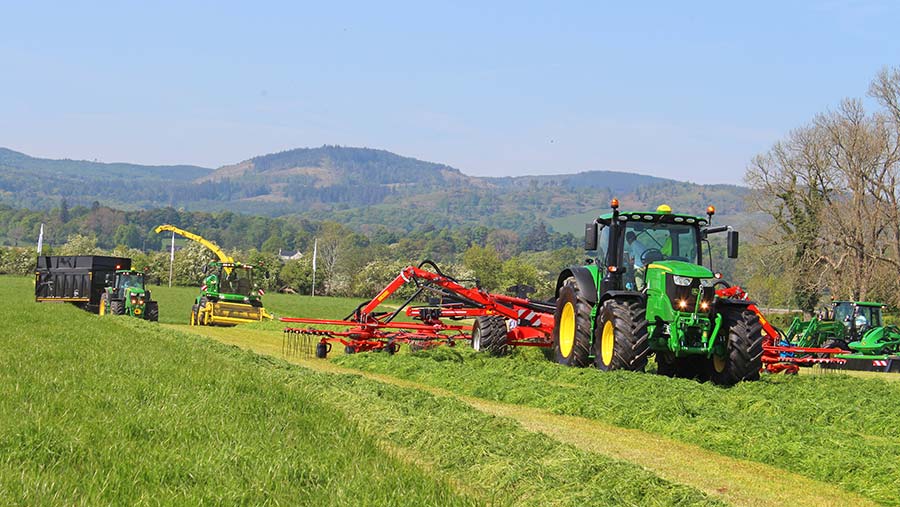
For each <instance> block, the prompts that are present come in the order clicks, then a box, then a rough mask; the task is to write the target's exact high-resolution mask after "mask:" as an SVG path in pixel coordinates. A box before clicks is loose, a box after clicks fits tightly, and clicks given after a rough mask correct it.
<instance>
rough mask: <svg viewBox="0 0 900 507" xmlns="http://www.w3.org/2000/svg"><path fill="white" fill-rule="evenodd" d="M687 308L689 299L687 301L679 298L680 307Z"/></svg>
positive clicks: (681, 308)
mask: <svg viewBox="0 0 900 507" xmlns="http://www.w3.org/2000/svg"><path fill="white" fill-rule="evenodd" d="M685 308H687V301H685V300H683V299H679V300H678V309H679V310H684V309H685Z"/></svg>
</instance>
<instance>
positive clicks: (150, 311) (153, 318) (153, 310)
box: [145, 301, 159, 322]
mask: <svg viewBox="0 0 900 507" xmlns="http://www.w3.org/2000/svg"><path fill="white" fill-rule="evenodd" d="M145 316H146V317H147V320H148V321H150V322H159V303H157V302H156V301H149V302H148V303H147V313H146V315H145Z"/></svg>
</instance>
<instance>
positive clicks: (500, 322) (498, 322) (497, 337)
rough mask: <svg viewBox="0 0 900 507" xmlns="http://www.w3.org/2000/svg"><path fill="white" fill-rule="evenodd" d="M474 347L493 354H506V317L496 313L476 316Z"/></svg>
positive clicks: (473, 334) (473, 335)
mask: <svg viewBox="0 0 900 507" xmlns="http://www.w3.org/2000/svg"><path fill="white" fill-rule="evenodd" d="M472 348H473V349H475V351H476V352H480V351H484V352H487V353H488V354H490V355H492V356H502V355H504V354H506V352H507V346H506V319H504V318H503V317H498V316H496V315H489V316H485V317H475V325H474V326H472Z"/></svg>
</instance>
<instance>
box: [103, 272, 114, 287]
mask: <svg viewBox="0 0 900 507" xmlns="http://www.w3.org/2000/svg"><path fill="white" fill-rule="evenodd" d="M104 280H105V281H106V285H112V275H111V274H109V273H107V274H106V278H105V279H104Z"/></svg>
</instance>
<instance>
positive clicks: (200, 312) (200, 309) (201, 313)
mask: <svg viewBox="0 0 900 507" xmlns="http://www.w3.org/2000/svg"><path fill="white" fill-rule="evenodd" d="M208 303H209V300H208V299H206V298H205V297H202V298H200V301H199V302H198V303H197V325H198V326H209V325H211V324H210V323H209V314H208V313H206V311H205V310H204V309H205V308H206V305H207V304H208Z"/></svg>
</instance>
